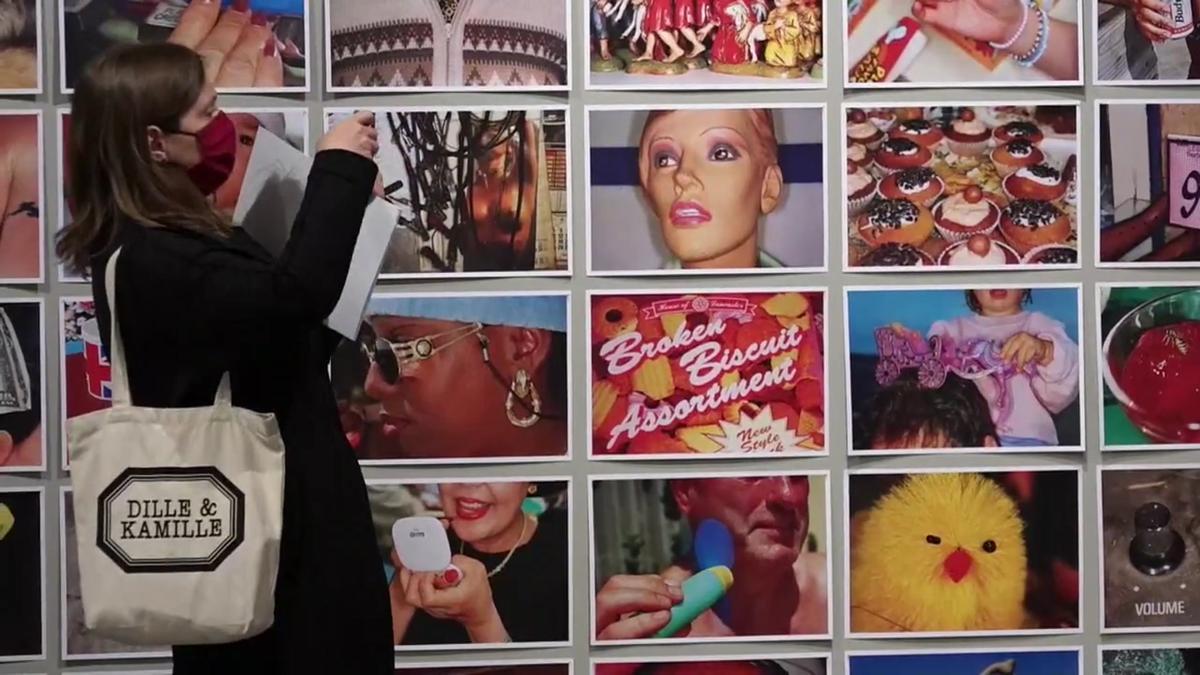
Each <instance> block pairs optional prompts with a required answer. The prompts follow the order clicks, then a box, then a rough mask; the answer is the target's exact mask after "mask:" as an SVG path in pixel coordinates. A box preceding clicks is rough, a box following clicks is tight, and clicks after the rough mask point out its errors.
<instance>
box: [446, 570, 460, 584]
mask: <svg viewBox="0 0 1200 675" xmlns="http://www.w3.org/2000/svg"><path fill="white" fill-rule="evenodd" d="M458 575H459V571H458V570H456V569H454V568H453V567H451V568H450V569H448V570H446V571H445V572H443V573H442V578H443V579H445V580H446V583H448V584H451V585H453V584H456V583H458Z"/></svg>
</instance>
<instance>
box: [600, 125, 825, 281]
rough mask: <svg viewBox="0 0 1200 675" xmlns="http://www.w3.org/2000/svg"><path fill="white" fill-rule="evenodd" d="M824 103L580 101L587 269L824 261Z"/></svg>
mask: <svg viewBox="0 0 1200 675" xmlns="http://www.w3.org/2000/svg"><path fill="white" fill-rule="evenodd" d="M824 129H825V111H824V108H823V107H821V106H813V105H809V106H790V107H778V106H777V107H765V108H750V107H745V106H740V107H713V106H711V105H688V104H678V107H675V108H672V109H654V108H648V107H637V108H629V107H624V108H615V107H607V106H606V107H599V106H596V107H591V108H589V109H588V111H587V129H586V130H585V132H584V133H585V135H586V136H587V138H588V162H587V179H586V182H587V185H588V192H587V197H588V204H587V221H588V222H587V233H588V274H593V275H608V276H619V275H626V276H628V275H637V276H647V275H656V274H662V275H670V274H747V273H783V272H818V271H824V269H825V268H826V263H827V260H826V258H827V254H826V248H825V220H826V213H827V208H826V202H827V196H826V190H825V181H824V175H823V172H824V166H825V147H824Z"/></svg>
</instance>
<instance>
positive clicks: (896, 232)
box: [858, 199, 933, 247]
mask: <svg viewBox="0 0 1200 675" xmlns="http://www.w3.org/2000/svg"><path fill="white" fill-rule="evenodd" d="M858 234H859V236H861V237H862V238H863V241H865V242H867V243H868V244H870V245H871V246H872V247H876V246H882V245H884V244H909V245H910V246H920V245H921V244H923V243H925V241H926V240H928V239H929V237H930V236H932V235H933V216H932V215H931V214H930V213H929V209H927V208H925V207H924V206H921V205H920V204H916V203H914V202H912V201H909V200H907V199H876V200H875V201H873V202H871V204H870V205H869V206H868V207H867V210H866V212H865V213H863V214H862V215H860V216H859V220H858Z"/></svg>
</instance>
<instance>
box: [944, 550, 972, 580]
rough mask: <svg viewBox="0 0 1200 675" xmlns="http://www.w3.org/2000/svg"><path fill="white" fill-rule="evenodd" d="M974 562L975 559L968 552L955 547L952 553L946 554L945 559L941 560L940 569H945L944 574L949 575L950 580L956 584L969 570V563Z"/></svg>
mask: <svg viewBox="0 0 1200 675" xmlns="http://www.w3.org/2000/svg"><path fill="white" fill-rule="evenodd" d="M974 563H975V560H974V559H973V558H971V554H970V553H967V552H966V551H964V550H962V549H961V548H956V549H954V552H953V553H951V554H950V555H948V556H946V559H945V560H943V561H942V569H943V570H945V571H946V576H948V577H950V580H951V581H953V582H954V583H956V584H957V583H958V582H960V581H962V580H963V577H965V576H967V573H968V572H970V571H971V565H973V564H974Z"/></svg>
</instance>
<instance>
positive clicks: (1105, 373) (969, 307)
mask: <svg viewBox="0 0 1200 675" xmlns="http://www.w3.org/2000/svg"><path fill="white" fill-rule="evenodd" d="M1198 21H1200V0H1097V2H1089V1H1088V0H844V1H843V0H509V1H508V2H504V1H502V0H62V1H61V2H50V1H49V0H0V674H7V673H18V672H19V673H23V674H29V673H39V674H41V675H64V674H66V675H69V674H71V673H76V674H81V675H97V674H98V673H100V672H109V673H126V674H128V675H135V674H140V675H152V674H157V673H168V672H170V671H171V668H172V664H171V652H170V648H169V647H167V646H158V645H126V644H121V643H117V642H113V641H111V640H108V639H107V638H105V637H104V636H103V635H100V634H99V633H97V632H95V631H92V630H89V629H88V627H87V622H86V617H85V613H84V598H83V597H82V594H81V589H80V583H79V578H80V575H79V569H78V564H79V563H78V561H79V559H80V556H79V550H78V548H77V547H78V546H79V544H80V542H79V541H78V540H77V539H76V537H75V516H76V513H77V510H76V509H77V507H78V508H80V509H82V508H84V506H85V505H83V504H75V503H74V502H73V500H72V493H71V491H70V486H71V483H70V481H71V466H70V462H69V456H68V455H69V453H68V450H67V448H68V445H69V441H70V440H71V439H69V438H67V436H66V430H65V426H66V423H67V422H68V421H70V420H72V419H78V418H80V417H81V416H83V415H87V414H90V413H94V412H97V411H103V410H106V409H109V408H110V407H111V406H112V405H113V402H112V378H113V373H112V364H111V362H110V359H109V350H108V346H109V345H108V343H109V336H108V335H105V334H104V333H105V331H106V327H107V326H108V321H109V319H108V317H109V312H108V311H107V309H106V308H105V302H104V301H103V299H102V298H100V297H99V296H93V280H94V275H93V274H90V273H89V270H75V269H68V267H67V266H66V265H65V264H64V257H63V256H62V255H60V252H59V247H58V244H59V242H60V241H61V237H63V236H64V235H65V234H66V233H68V232H72V231H75V232H77V231H78V227H79V223H81V222H84V223H86V222H87V221H88V220H89V217H88V216H89V214H92V213H95V212H96V205H95V204H92V205H89V204H87V203H81V200H82V201H83V202H86V201H87V199H88V198H87V194H88V193H89V192H94V191H95V190H94V188H95V186H94V185H92V183H93V182H94V178H93V174H91V173H88V172H89V171H91V170H93V168H99V169H105V168H106V167H103V166H101V167H92V165H93V164H96V163H97V162H96V160H94V159H90V157H92V156H93V155H96V154H97V153H99V154H101V155H103V154H105V153H106V152H107V151H105V152H100V151H99V150H97V147H99V146H100V145H101V144H99V143H96V144H92V145H95V146H96V147H85V146H86V145H87V143H86V140H81V139H86V137H87V136H88V134H89V133H92V132H91V129H90V128H89V127H90V126H91V123H92V122H93V121H94V120H92V119H90V118H89V117H88V116H87V115H84V114H80V112H79V110H76V109H74V104H75V103H76V101H77V100H79V99H78V98H77V93H76V90H77V88H78V91H79V92H81V93H82V94H83V95H84V96H85V97H86V96H87V95H88V92H89V89H88V88H87V87H86V86H81V84H83V83H84V80H83V78H84V76H85V73H87V72H88V69H89V68H90V67H91V66H92V65H93V64H94V63H96V61H97V59H99V58H100V56H101V54H102V53H103V52H104V50H105V49H107V48H110V47H114V46H118V45H131V44H142V45H163V44H165V43H176V44H184V45H188V46H190V47H193V48H194V49H196V50H197V51H199V52H200V53H202V54H203V56H204V59H203V60H204V66H205V68H204V70H205V75H206V78H207V80H208V84H209V85H211V86H212V88H213V89H215V91H216V92H217V94H218V95H219V96H218V98H217V102H216V104H215V107H216V108H220V109H221V110H223V111H225V112H226V113H228V116H229V119H230V121H231V122H232V129H233V131H232V135H233V136H234V142H233V143H232V144H231V147H233V148H234V150H233V151H232V152H231V153H229V155H230V157H227V158H226V159H228V160H229V162H228V163H229V164H230V165H231V169H230V172H229V175H228V177H227V178H226V179H225V180H224V182H223V183H221V184H220V186H219V187H217V188H216V189H215V191H214V192H213V194H212V197H211V206H212V207H213V208H214V209H215V210H216V211H217V212H219V213H221V214H225V215H229V214H233V213H238V212H240V211H239V208H241V207H240V206H239V203H241V206H243V207H244V206H246V205H247V202H253V201H255V200H254V199H253V198H252V197H251V194H255V191H254V190H250V189H249V188H250V183H251V182H253V181H252V180H251V179H253V178H254V175H255V174H254V173H253V172H250V173H249V175H248V171H247V167H249V166H251V162H250V158H251V154H252V153H253V152H254V148H255V147H256V146H257V147H259V148H264V147H271V146H272V142H271V141H272V139H268V138H267V136H268V135H269V136H273V137H276V138H277V139H279V140H281V141H282V142H283V143H284V144H286V146H288V147H290V148H294V149H296V150H301V151H305V152H307V153H308V154H309V155H313V154H315V153H316V152H318V151H319V150H320V149H321V148H323V147H326V145H327V143H323V142H322V141H323V134H324V132H325V131H326V130H328V129H330V128H332V127H333V126H334V125H336V124H338V123H339V122H340V121H342V120H344V119H346V118H347V117H349V116H352V115H354V114H355V113H357V112H360V111H369V112H371V113H373V114H374V116H375V117H374V120H375V121H374V126H375V129H376V131H377V132H378V139H377V140H378V144H379V148H378V151H377V153H376V154H375V155H374V161H375V163H376V165H377V167H378V173H379V181H378V185H377V186H376V189H375V190H374V191H373V194H374V195H375V196H374V197H373V198H377V199H379V200H380V201H381V202H383V204H376V206H379V207H381V209H380V210H386V211H387V213H388V220H387V222H384V223H382V225H381V227H380V228H378V230H377V232H376V234H375V236H376V237H377V239H376V240H375V242H376V243H374V244H371V245H370V246H371V247H373V248H374V249H375V253H377V254H378V256H377V258H378V259H379V260H381V261H382V262H381V263H380V265H379V267H378V269H377V270H376V269H371V270H367V271H364V272H361V274H357V275H356V276H355V277H354V278H357V279H363V280H369V279H371V278H375V279H376V280H377V284H376V286H375V287H374V289H373V292H371V293H370V295H369V298H368V299H367V301H366V307H365V311H364V313H363V315H362V317H361V321H360V322H359V326H358V332H357V336H356V337H354V338H347V337H346V336H341V337H338V338H336V339H335V338H333V337H331V339H330V342H329V343H328V345H326V346H327V347H328V349H329V353H330V359H329V367H328V377H329V382H328V387H329V393H330V396H329V397H328V399H327V403H328V404H329V410H327V411H326V412H327V413H328V419H329V420H331V421H333V420H336V422H335V423H336V424H337V425H338V427H337V428H336V429H334V430H331V432H332V433H330V434H329V435H328V436H327V439H328V440H327V443H328V445H329V447H328V448H325V450H327V451H328V452H329V453H330V454H331V456H332V457H340V460H339V461H341V460H344V461H345V462H346V466H349V467H351V468H353V467H354V465H355V463H357V465H358V467H359V468H360V469H361V471H362V473H363V474H364V482H365V484H366V485H367V487H366V490H365V496H366V501H368V502H369V506H370V510H371V513H372V518H373V521H374V522H373V525H374V529H373V535H374V544H375V547H376V549H377V550H378V554H379V555H378V567H379V571H381V572H383V576H384V578H385V579H386V580H387V588H388V598H387V602H388V603H389V605H390V607H391V609H392V616H393V619H394V622H395V624H396V625H395V626H394V630H393V635H392V637H393V640H392V642H393V643H394V644H393V646H394V647H395V649H396V653H395V671H394V672H395V675H1094V674H1095V675H1200V638H1194V636H1196V635H1200V500H1198V498H1196V497H1195V495H1197V494H1200V461H1198V460H1197V459H1196V456H1195V455H1196V454H1197V451H1200V280H1197V278H1196V271H1197V270H1198V269H1200V101H1197V100H1196V98H1197V97H1196V96H1195V92H1194V91H1192V90H1191V89H1188V88H1186V86H1185V87H1183V88H1176V87H1177V86H1178V85H1190V84H1192V83H1193V82H1200V30H1197V26H1196V24H1197V22H1198ZM147 79H149V78H147ZM205 91H208V90H207V89H206V90H205ZM366 97H369V98H366ZM129 98H130V99H131V100H130V102H129V106H128V109H129V111H130V112H132V111H133V110H134V109H135V107H136V106H135V103H136V101H133V100H132V99H133V98H136V96H134V95H132V94H131V95H130V96H129ZM122 112H124V110H122ZM159 126H161V125H159ZM163 128H166V127H163ZM189 129H190V127H189ZM138 133H140V132H138ZM175 136H176V134H172V135H171V138H172V143H175V142H178V143H179V144H183V145H187V144H190V143H193V138H192V136H191V135H190V133H189V132H181V133H180V134H178V135H177V136H178V137H177V138H176V137H175ZM188 147H190V146H188ZM142 154H148V153H142ZM139 157H140V155H139ZM139 161H149V158H148V157H140V159H139ZM255 166H257V164H256V165H255ZM108 174H112V175H120V174H121V171H116V170H110V171H108V172H107V173H106V172H105V171H99V172H97V173H96V174H95V175H97V176H101V177H104V176H105V175H108ZM243 187H245V189H243ZM243 195H245V198H243ZM297 199H300V195H297ZM261 203H262V202H258V204H261ZM256 205H257V204H256ZM342 206H343V205H339V208H342ZM344 206H345V207H346V208H347V209H349V208H350V207H351V206H352V205H349V204H347V205H344ZM264 210H266V211H268V212H271V209H264ZM351 210H352V209H351ZM373 210H374V209H373ZM134 220H136V218H134ZM355 225H356V224H354V223H340V222H339V223H338V226H339V227H352V226H355ZM364 229H368V228H364ZM359 253H362V251H357V252H356V257H358V254H359ZM367 257H370V256H367ZM360 259H361V258H360ZM357 272H359V270H356V273H357ZM930 274H932V275H933V276H930ZM310 280H311V279H310V278H307V277H305V278H300V279H298V280H295V281H297V282H298V285H299V286H300V287H304V286H306V285H307V284H306V282H307V281H310ZM364 295H365V294H364ZM177 302H179V303H181V304H187V303H190V302H194V299H193V298H191V297H183V296H181V297H179V298H178V299H177ZM279 309H280V308H278V307H267V308H261V310H255V311H261V313H262V314H261V316H258V317H257V318H258V319H261V320H264V321H269V322H271V323H272V324H273V325H275V326H276V327H280V326H281V324H279V323H278V322H277V321H275V320H273V319H271V318H270V317H271V316H274V313H275V312H276V311H277V310H279ZM350 325H351V326H353V325H354V324H353V323H351V324H350ZM284 328H285V329H284V330H282V331H281V332H280V334H279V336H278V337H277V338H274V342H272V343H271V345H272V346H271V348H270V350H269V351H264V353H262V354H257V353H256V354H254V357H255V358H260V357H261V358H266V359H271V358H275V357H277V356H278V355H281V354H285V353H286V352H288V350H290V349H293V348H295V347H296V346H297V345H300V344H302V343H303V341H304V340H305V339H306V338H305V332H304V331H303V330H301V329H298V328H294V327H284ZM348 332H350V333H351V334H353V333H354V331H348ZM164 335H165V336H164V337H163V342H162V344H156V345H154V347H155V348H156V349H161V350H165V351H166V353H170V354H172V355H173V356H174V358H175V359H176V360H177V361H178V363H180V364H181V365H183V366H186V365H187V364H188V362H189V361H196V360H205V359H207V358H209V356H210V355H205V354H197V353H191V352H189V351H187V350H183V349H179V348H177V347H178V346H177V345H174V344H173V343H172V342H171V339H172V338H171V337H170V336H169V334H164ZM133 377H134V382H133V388H134V390H135V393H136V391H137V390H138V381H137V379H138V375H137V372H136V369H135V371H134V373H133ZM241 386H242V385H239V384H237V383H236V382H235V389H238V388H239V387H241ZM319 386H321V387H322V388H323V387H325V386H326V383H325V382H324V381H321V382H320V384H319ZM242 395H245V394H240V393H239V391H235V392H234V396H235V399H239V398H240V397H241V396H242ZM273 412H276V413H280V414H281V419H283V417H282V414H283V413H284V411H283V410H275V411H273ZM314 419H315V418H314ZM316 422H320V420H316ZM289 476H290V478H289V479H288V480H289V481H293V480H296V478H297V477H298V476H299V474H298V473H297V472H291V473H290V474H289ZM305 480H307V479H305ZM290 494H292V493H291V492H289V495H290ZM364 508H366V507H364ZM410 518H415V519H424V520H425V522H426V523H427V524H429V523H433V522H436V527H437V529H436V532H437V533H438V534H439V535H440V534H442V533H443V532H444V533H445V539H446V541H447V542H448V544H447V547H448V548H446V549H444V550H443V548H438V551H437V552H438V555H439V557H438V559H439V560H441V559H443V558H444V559H445V560H451V561H457V562H452V563H448V564H452V565H458V567H459V568H461V569H460V570H459V571H460V572H461V571H463V570H464V569H465V570H466V575H467V576H468V577H472V575H474V577H475V578H472V579H471V582H472V583H470V584H468V585H467V586H466V587H463V588H467V589H469V590H470V591H471V594H469V595H468V594H465V593H463V592H462V588H458V587H451V588H427V589H425V591H424V592H426V593H427V594H432V595H429V596H428V597H422V596H421V593H422V590H421V589H420V588H418V587H417V585H414V584H411V583H409V582H410V581H411V579H412V578H414V575H416V576H419V577H420V578H421V579H422V580H425V581H428V580H429V579H433V578H434V577H437V575H439V574H441V573H440V572H428V571H426V570H421V571H414V570H413V569H410V568H409V566H408V563H410V562H411V560H409V561H408V562H405V560H402V559H401V556H400V551H399V549H397V548H396V538H395V536H394V535H393V533H392V530H391V528H392V527H394V526H395V525H397V524H398V523H402V522H408V519H410ZM289 532H290V531H289ZM131 534H133V535H136V534H137V532H131ZM193 534H195V535H196V536H203V535H204V532H203V531H202V530H197V531H195V532H193ZM294 536H296V535H295V534H294V533H291V534H287V535H285V540H286V539H287V537H294ZM439 541H440V539H439ZM439 546H440V545H439ZM288 548H289V545H288V543H287V542H286V541H285V542H284V549H285V550H287V549H288ZM443 553H444V554H445V555H444V556H443V555H442V554H443ZM84 558H85V559H86V556H84ZM373 560H374V558H373ZM460 563H461V564H460ZM445 569H447V570H448V569H450V568H445ZM339 573H342V574H345V573H348V572H346V571H344V570H331V571H330V574H331V575H336V574H339ZM438 578H440V577H438ZM422 583H424V582H422ZM455 588H458V590H455ZM584 589H586V590H584ZM455 593H458V595H455ZM381 602H383V600H382V599H381ZM463 603H470V605H469V606H464V605H463ZM481 608H482V610H483V613H484V614H488V617H487V618H488V619H489V621H488V626H489V627H490V628H496V627H497V625H500V626H502V628H503V631H498V630H497V631H490V630H489V631H485V632H486V635H482V636H481V635H479V634H478V631H473V628H476V627H477V626H475V619H477V618H478V616H479V615H478V611H479V610H480V609H481ZM491 610H494V614H495V616H491V614H492V613H493V612H492V611H491ZM414 617H415V618H414ZM492 619H494V620H495V621H492ZM330 620H331V621H333V620H339V617H330ZM926 638H933V639H932V640H929V639H926ZM1176 638H1178V639H1176ZM626 644H634V645H636V648H635V649H634V650H633V651H632V652H631V651H630V650H626V649H624V648H623V647H622V646H623V645H626ZM692 644H697V645H702V646H701V647H700V648H699V649H692V648H691V645H692ZM328 648H329V649H330V650H335V651H336V650H337V648H338V646H337V645H329V646H328ZM642 648H644V651H643V650H642ZM451 652H452V653H451ZM10 662H11V663H10Z"/></svg>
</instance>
